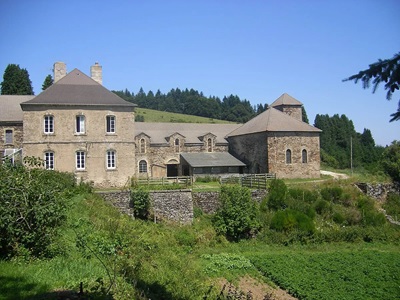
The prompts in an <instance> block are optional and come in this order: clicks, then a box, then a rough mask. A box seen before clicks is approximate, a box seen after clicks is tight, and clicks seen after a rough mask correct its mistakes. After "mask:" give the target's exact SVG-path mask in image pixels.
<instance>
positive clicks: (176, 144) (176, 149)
mask: <svg viewBox="0 0 400 300" xmlns="http://www.w3.org/2000/svg"><path fill="white" fill-rule="evenodd" d="M179 150H180V149H179V139H175V152H179Z"/></svg>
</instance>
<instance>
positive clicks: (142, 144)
mask: <svg viewBox="0 0 400 300" xmlns="http://www.w3.org/2000/svg"><path fill="white" fill-rule="evenodd" d="M139 149H140V153H146V140H145V139H140V142H139Z"/></svg>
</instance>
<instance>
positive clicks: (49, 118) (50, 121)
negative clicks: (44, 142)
mask: <svg viewBox="0 0 400 300" xmlns="http://www.w3.org/2000/svg"><path fill="white" fill-rule="evenodd" d="M43 126H44V127H43V131H44V133H45V134H52V133H54V116H53V115H46V116H44V119H43Z"/></svg>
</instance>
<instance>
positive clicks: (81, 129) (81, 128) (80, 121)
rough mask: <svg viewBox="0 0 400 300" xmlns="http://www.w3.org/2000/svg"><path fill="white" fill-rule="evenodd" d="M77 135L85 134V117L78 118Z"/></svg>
mask: <svg viewBox="0 0 400 300" xmlns="http://www.w3.org/2000/svg"><path fill="white" fill-rule="evenodd" d="M75 129H76V130H75V132H76V133H85V116H82V115H80V116H76V128H75Z"/></svg>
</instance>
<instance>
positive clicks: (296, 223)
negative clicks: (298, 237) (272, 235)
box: [270, 209, 315, 233]
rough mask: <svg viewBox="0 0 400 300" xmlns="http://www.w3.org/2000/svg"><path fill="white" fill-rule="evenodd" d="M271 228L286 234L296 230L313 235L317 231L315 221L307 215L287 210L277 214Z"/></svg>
mask: <svg viewBox="0 0 400 300" xmlns="http://www.w3.org/2000/svg"><path fill="white" fill-rule="evenodd" d="M270 228H271V229H275V230H277V231H285V232H289V231H292V230H294V229H297V230H300V231H303V232H307V233H313V232H314V231H315V226H314V222H313V220H312V219H311V218H310V217H308V216H307V215H306V214H304V213H302V212H300V211H297V210H293V209H285V210H281V211H278V212H276V213H275V215H274V216H273V218H272V220H271V225H270Z"/></svg>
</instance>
